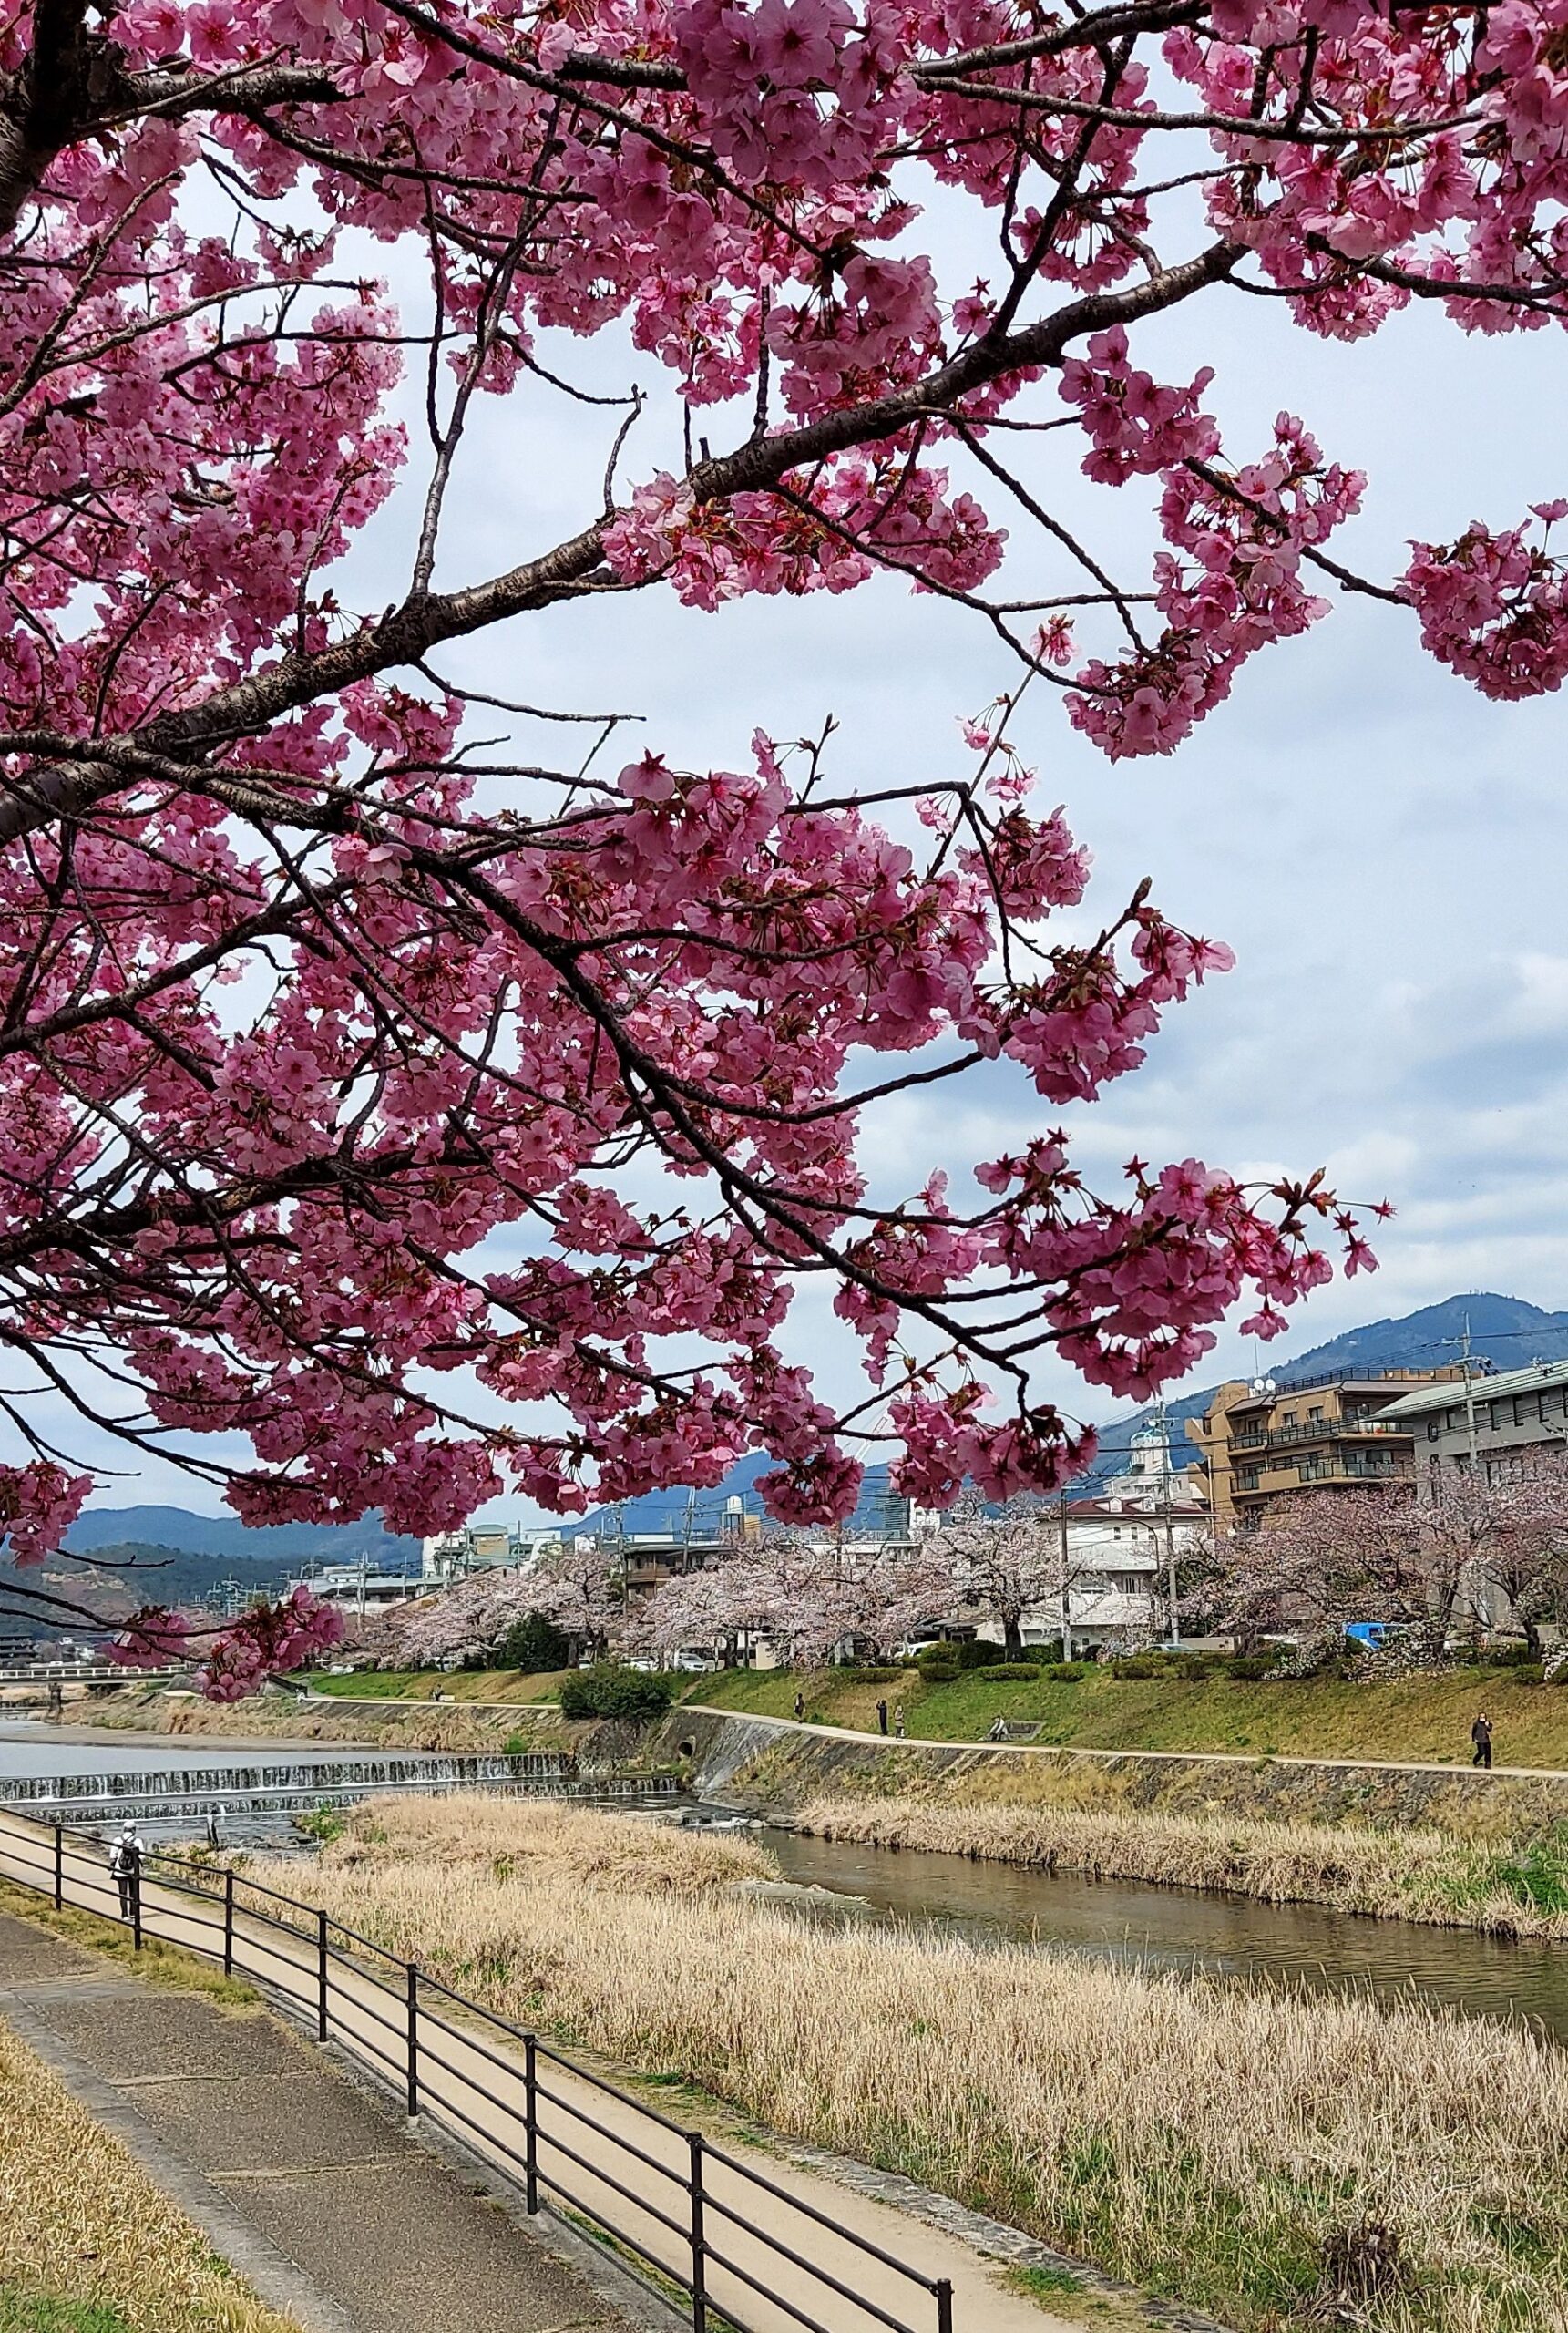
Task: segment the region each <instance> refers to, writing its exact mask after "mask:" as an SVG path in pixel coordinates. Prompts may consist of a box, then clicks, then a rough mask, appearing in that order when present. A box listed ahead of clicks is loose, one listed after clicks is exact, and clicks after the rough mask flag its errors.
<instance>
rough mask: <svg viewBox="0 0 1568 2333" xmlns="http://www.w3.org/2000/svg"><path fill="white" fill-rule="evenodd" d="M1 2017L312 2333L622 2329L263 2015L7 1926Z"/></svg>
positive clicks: (18, 1923)
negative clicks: (159, 1983)
mask: <svg viewBox="0 0 1568 2333" xmlns="http://www.w3.org/2000/svg"><path fill="white" fill-rule="evenodd" d="M0 2018H3V2019H4V2020H5V2021H6V2022H7V2023H8V2024H9V2025H11V2027H12V2028H13V2030H15V2032H16V2033H17V2034H18V2036H19V2037H20V2038H21V2039H22V2040H24V2041H26V2043H27V2044H28V2045H29V2046H30V2047H31V2048H33V2049H34V2050H36V2053H37V2054H38V2055H40V2056H42V2057H44V2058H45V2059H46V2061H47V2062H49V2063H50V2064H51V2065H53V2066H54V2068H55V2070H56V2072H57V2073H59V2074H60V2075H61V2077H62V2078H63V2079H64V2081H66V2083H67V2087H68V2088H69V2089H70V2090H72V2091H74V2092H75V2094H76V2095H77V2097H78V2099H80V2101H81V2102H82V2103H83V2104H84V2105H86V2106H87V2108H88V2111H89V2112H93V2113H95V2114H96V2115H97V2118H98V2119H99V2120H100V2121H101V2122H105V2123H106V2124H108V2126H109V2127H110V2128H111V2129H112V2130H113V2131H114V2132H115V2133H116V2135H117V2136H118V2137H119V2138H120V2139H122V2140H123V2141H124V2142H125V2143H127V2144H128V2146H129V2147H130V2149H131V2151H132V2153H135V2154H136V2155H137V2156H138V2159H139V2160H140V2161H141V2163H143V2165H144V2167H145V2168H146V2170H147V2171H148V2172H149V2174H150V2176H151V2177H152V2178H153V2179H154V2180H155V2181H156V2182H157V2184H159V2185H160V2186H162V2187H163V2188H164V2189H165V2191H166V2192H167V2193H169V2194H170V2195H171V2196H172V2197H173V2200H174V2201H175V2202H176V2203H177V2204H179V2205H180V2206H181V2207H182V2208H183V2209H184V2211H185V2212H186V2213H187V2215H189V2216H190V2217H191V2218H193V2219H194V2220H195V2221H196V2222H197V2224H198V2225H199V2226H200V2227H201V2228H202V2230H203V2232H204V2233H205V2234H206V2235H207V2237H208V2239H209V2241H210V2243H211V2244H212V2245H213V2246H214V2248H215V2249H216V2250H218V2251H219V2252H220V2254H221V2255H222V2256H224V2257H225V2258H227V2259H229V2260H230V2261H231V2264H232V2265H233V2266H235V2267H236V2268H237V2269H238V2270H239V2271H240V2273H241V2275H243V2276H246V2277H247V2279H248V2280H249V2281H250V2282H251V2284H252V2285H253V2286H255V2287H256V2288H257V2289H258V2290H259V2291H260V2292H261V2295H262V2297H263V2298H264V2299H266V2300H268V2301H269V2302H270V2303H271V2304H272V2306H273V2307H278V2308H282V2309H283V2310H285V2311H287V2312H288V2313H290V2314H291V2315H292V2316H294V2317H295V2318H298V2319H299V2321H300V2322H301V2323H302V2325H303V2326H304V2327H305V2328H307V2333H628V2328H629V2327H630V2326H631V2325H632V2324H633V2323H636V2324H639V2325H641V2324H642V2323H644V2322H646V2321H647V2320H645V2319H644V2318H642V2317H641V2314H639V2315H638V2316H637V2317H635V2318H633V2317H630V2316H627V2315H623V2314H622V2313H621V2312H620V2309H619V2308H617V2307H615V2306H614V2305H613V2304H612V2302H611V2301H610V2300H609V2299H607V2298H606V2297H605V2296H604V2294H603V2293H601V2292H599V2291H596V2290H595V2289H594V2288H593V2287H592V2286H591V2285H590V2284H589V2282H588V2281H587V2279H586V2278H585V2276H582V2275H580V2274H579V2273H578V2271H577V2269H576V2268H575V2267H573V2266H570V2265H569V2264H568V2263H566V2262H564V2261H563V2260H561V2259H559V2258H558V2257H557V2256H555V2255H554V2254H553V2253H552V2252H551V2251H548V2250H547V2249H546V2247H545V2246H544V2245H543V2244H541V2243H540V2242H539V2241H538V2238H537V2237H536V2236H535V2235H532V2234H530V2233H529V2232H528V2231H527V2230H526V2229H524V2228H523V2227H520V2226H518V2225H517V2224H516V2221H515V2220H514V2219H513V2217H512V2216H511V2215H508V2214H507V2212H506V2211H504V2210H502V2209H501V2208H499V2207H498V2206H497V2204H496V2203H495V2202H493V2201H491V2200H489V2199H488V2198H487V2195H486V2194H484V2192H483V2191H482V2190H481V2189H479V2188H478V2187H477V2183H476V2181H475V2180H474V2178H473V2177H471V2176H470V2177H465V2176H464V2175H463V2174H462V2172H461V2171H459V2170H458V2169H457V2168H456V2167H455V2166H454V2165H453V2164H452V2163H447V2162H446V2161H443V2160H442V2159H441V2158H440V2157H439V2156H437V2155H436V2154H434V2153H430V2152H428V2151H427V2150H426V2149H425V2148H424V2147H422V2146H421V2145H420V2144H419V2143H418V2142H417V2140H415V2138H413V2137H411V2136H410V2134H409V2132H408V2129H407V2126H406V2124H405V2122H403V2121H402V2120H401V2119H396V2120H395V2119H394V2117H393V2115H392V2114H391V2112H389V2111H388V2109H387V2108H386V2107H385V2106H384V2104H383V2103H382V2102H381V2101H380V2100H379V2099H377V2098H375V2097H374V2095H372V2094H371V2093H370V2092H369V2091H367V2090H366V2089H364V2087H363V2086H362V2085H361V2084H360V2083H358V2082H356V2081H353V2080H352V2079H351V2078H350V2077H349V2076H348V2075H346V2074H345V2073H343V2072H342V2071H339V2070H338V2069H337V2067H336V2066H334V2064H333V2061H332V2060H331V2059H330V2058H329V2057H328V2056H326V2055H325V2054H324V2053H323V2052H321V2051H317V2050H312V2049H310V2048H309V2047H308V2046H307V2045H306V2044H305V2043H303V2042H302V2041H300V2040H296V2038H295V2037H294V2035H293V2034H292V2033H291V2032H290V2031H289V2030H287V2029H286V2028H285V2027H284V2026H282V2025H281V2024H280V2023H279V2022H278V2021H277V2020H276V2019H274V2018H272V2017H270V2016H268V2015H267V2014H266V2013H265V2012H264V2011H253V2012H249V2013H247V2012H236V2011H235V2010H234V2009H231V2008H228V2007H225V2006H222V2005H220V2003H218V2002H216V2001H214V2000H212V1999H209V1998H207V1997H205V1996H203V1995H200V1994H197V1993H181V1992H173V1991H170V1990H168V1989H164V1988H161V1987H159V1988H154V1987H152V1986H149V1985H146V1984H144V1983H142V1982H141V1981H140V1979H139V1978H136V1977H135V1976H133V1975H130V1974H128V1973H126V1972H125V1971H123V1970H122V1968H120V1967H119V1965H118V1964H117V1963H116V1962H114V1961H112V1960H108V1959H106V1958H103V1957H102V1956H101V1955H99V1954H97V1953H93V1952H87V1951H82V1950H80V1949H78V1948H77V1947H76V1946H75V1945H72V1944H67V1943H65V1942H63V1941H62V1940H61V1939H60V1938H59V1937H54V1936H51V1935H50V1934H48V1933H47V1931H46V1930H45V1929H42V1928H40V1927H35V1926H34V1925H33V1924H32V1923H31V1922H28V1921H26V1920H21V1919H15V1918H12V1917H9V1916H7V1915H5V1914H0Z"/></svg>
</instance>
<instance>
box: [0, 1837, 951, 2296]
mask: <svg viewBox="0 0 1568 2333" xmlns="http://www.w3.org/2000/svg"><path fill="white" fill-rule="evenodd" d="M148 1865H149V1870H148V1877H147V1883H146V1884H145V1885H144V1884H143V1882H142V1880H141V1879H140V1878H139V1877H138V1878H137V1879H135V1880H132V1881H130V1882H129V1883H123V1882H121V1881H119V1880H117V1879H115V1878H114V1877H112V1876H110V1874H109V1871H108V1861H107V1856H106V1853H105V1849H104V1847H103V1845H102V1843H101V1842H99V1841H98V1840H97V1839H95V1838H94V1837H93V1836H92V1835H91V1834H90V1833H87V1832H80V1831H77V1830H75V1829H73V1828H72V1827H71V1826H69V1825H67V1824H63V1823H58V1822H48V1821H44V1820H41V1819H40V1818H39V1817H37V1816H36V1815H31V1814H27V1813H26V1810H25V1809H22V1808H19V1807H15V1806H5V1807H0V1876H4V1877H5V1878H7V1879H10V1880H12V1881H13V1882H15V1883H16V1884H18V1885H20V1886H24V1887H27V1888H30V1889H32V1890H33V1891H34V1892H36V1894H38V1895H40V1896H46V1897H47V1898H49V1899H50V1900H51V1901H52V1903H53V1905H54V1906H55V1908H56V1911H58V1910H61V1909H64V1908H65V1907H67V1906H75V1907H77V1908H79V1909H84V1910H87V1911H91V1912H97V1913H99V1914H100V1915H101V1916H102V1917H109V1918H114V1917H120V1918H123V1919H124V1920H125V1921H126V1922H127V1923H128V1926H129V1927H130V1929H131V1933H132V1937H133V1941H134V1944H135V1948H136V1950H137V1951H138V1952H139V1951H140V1950H141V1949H142V1948H143V1944H144V1942H145V1941H146V1940H147V1939H148V1938H149V1937H152V1938H156V1939H158V1940H159V1941H162V1942H166V1943H169V1944H172V1945H175V1946H177V1947H179V1948H180V1949H182V1950H185V1951H189V1952H193V1953H196V1954H198V1955H200V1957H201V1958H205V1959H208V1960H210V1961H212V1962H213V1963H214V1964H216V1965H220V1966H221V1968H222V1970H223V1973H224V1975H225V1976H226V1977H233V1976H236V1975H242V1976H244V1977H245V1978H249V1979H251V1980H252V1981H254V1982H255V1983H257V1984H258V1985H259V1986H260V1987H261V1989H263V1991H265V1992H267V1993H270V1994H271V1995H272V1996H273V1997H274V1998H275V1999H278V2000H280V2001H282V2003H283V2004H285V2005H286V2006H287V2007H288V2008H289V2009H292V2010H293V2011H294V2012H295V2013H296V2014H303V2015H305V2016H306V2017H307V2019H308V2020H309V2021H310V2023H311V2025H312V2028H313V2031H314V2034H315V2037H316V2039H317V2040H318V2041H323V2042H325V2041H327V2040H336V2041H337V2042H338V2043H339V2044H340V2045H341V2046H343V2047H344V2048H345V2049H347V2050H349V2051H350V2053H351V2054H353V2055H355V2056H357V2057H359V2058H361V2059H362V2060H364V2061H368V2062H369V2063H370V2064H371V2065H373V2066H374V2068H375V2069H376V2071H379V2073H380V2074H381V2075H382V2076H383V2078H384V2080H386V2081H389V2082H390V2083H391V2084H392V2085H393V2087H394V2088H395V2091H397V2092H398V2093H399V2094H400V2095H401V2097H402V2099H403V2101H404V2103H405V2107H406V2111H407V2113H408V2115H409V2118H410V2120H414V2119H415V2118H417V2117H420V2116H427V2117H428V2118H429V2119H430V2120H431V2121H432V2122H435V2123H436V2124H437V2125H439V2126H441V2127H443V2128H444V2129H446V2131H447V2133H449V2134H450V2135H451V2136H453V2137H455V2138H456V2139H457V2140H458V2141H459V2142H460V2143H462V2144H464V2145H466V2146H467V2147H468V2148H469V2149H470V2150H472V2151H474V2152H476V2153H478V2154H479V2155H481V2156H482V2157H484V2158H485V2159H487V2161H489V2162H490V2163H492V2164H493V2165H494V2166H495V2167H496V2168H497V2170H498V2171H499V2172H500V2173H501V2174H502V2175H503V2176H504V2177H505V2178H507V2180H508V2181H509V2183H510V2184H513V2185H514V2186H515V2187H517V2188H518V2190H519V2191H520V2193H521V2195H522V2198H523V2202H524V2205H525V2206H526V2208H527V2210H528V2212H529V2213H530V2214H532V2213H537V2212H538V2211H539V2210H540V2209H541V2208H542V2207H543V2206H544V2205H547V2204H549V2203H554V2204H558V2205H564V2206H565V2207H566V2208H567V2210H568V2211H569V2213H572V2214H575V2215H579V2218H580V2219H581V2220H583V2221H586V2222H587V2223H588V2224H589V2227H590V2229H591V2230H592V2232H593V2233H594V2234H595V2235H597V2236H598V2237H599V2239H600V2241H601V2242H604V2241H608V2244H609V2246H610V2249H611V2250H612V2251H614V2252H618V2253H620V2254H622V2255H627V2254H629V2255H630V2256H632V2258H633V2259H634V2260H635V2261H636V2262H637V2263H639V2264H640V2265H641V2267H642V2268H643V2269H644V2270H645V2271H648V2272H651V2276H652V2279H653V2281H654V2283H655V2285H656V2286H658V2285H662V2286H664V2287H675V2288H677V2290H678V2292H679V2293H680V2294H681V2295H682V2296H683V2297H684V2300H683V2307H685V2308H689V2311H690V2322H691V2326H692V2333H726V2328H733V2333H780V2328H784V2333H793V2328H794V2327H796V2326H798V2327H801V2328H804V2333H872V2329H873V2328H883V2333H954V2320H953V2291H952V2285H951V2283H950V2281H949V2280H948V2278H946V2277H940V2276H927V2275H925V2274H924V2273H923V2272H922V2271H921V2270H919V2269H917V2268H913V2267H910V2266H908V2265H907V2263H906V2262H904V2261H901V2260H899V2259H898V2258H897V2257H896V2256H895V2255H894V2254H892V2253H890V2252H888V2251H886V2250H884V2249H883V2247H882V2246H879V2245H877V2244H875V2243H873V2242H872V2240H871V2239H870V2238H869V2237H868V2236H865V2235H860V2234H858V2233H857V2232H856V2230H854V2229H851V2228H846V2227H844V2226H843V2225H840V2224H839V2223H838V2222H837V2221H836V2220H835V2219H834V2218H832V2217H831V2216H830V2215H828V2214H826V2213H825V2212H822V2211H819V2210H818V2209H817V2208H816V2207H815V2205H813V2204H811V2203H809V2202H808V2201H807V2200H806V2199H805V2198H804V2196H801V2195H798V2194H792V2193H791V2192H790V2191H789V2189H788V2188H786V2187H784V2186H781V2185H780V2184H779V2183H778V2182H777V2181H776V2180H774V2179H771V2178H769V2177H768V2176H767V2174H765V2173H764V2172H763V2171H760V2170H758V2169H757V2168H756V2166H755V2165H754V2164H753V2163H747V2162H745V2161H743V2159H742V2158H741V2157H740V2156H738V2155H735V2154H732V2153H730V2151H729V2150H728V2149H727V2148H724V2147H719V2146H715V2145H714V2144H713V2143H712V2140H710V2139H707V2138H705V2137H704V2136H703V2134H702V2133H701V2132H700V2131H692V2130H688V2129H686V2128H684V2127H683V2126H682V2124H680V2123H678V2122H673V2121H671V2118H670V2117H669V2116H668V2115H665V2114H661V2113H660V2112H658V2110H657V2109H656V2108H654V2107H651V2106H647V2105H645V2104H644V2103H643V2102H642V2101H641V2099H637V2098H634V2097H631V2096H630V2095H629V2093H627V2092H626V2091H620V2090H617V2089H616V2088H614V2086H613V2085H612V2084H611V2083H610V2082H607V2081H604V2080H603V2079H602V2078H601V2077H600V2075H598V2074H595V2073H592V2072H590V2071H589V2069H588V2068H587V2067H585V2066H581V2065H579V2064H577V2063H575V2062H574V2061H572V2060H570V2059H569V2058H566V2057H564V2056H563V2055H562V2054H561V2053H560V2052H559V2050H554V2049H552V2048H551V2047H550V2046H549V2045H548V2043H547V2042H545V2041H542V2040H540V2039H539V2038H538V2034H537V2033H532V2032H527V2031H525V2030H523V2029H521V2028H520V2027H518V2026H515V2025H511V2024H509V2023H508V2022H507V2020H506V2019H505V2018H503V2017H498V2016H497V2014H496V2013H495V2011H494V2010H491V2009H486V2008H484V2007H483V2006H482V2004H481V2003H479V2002H477V2001H474V2000H470V1999H467V1998H466V1996H465V1995H463V1994H461V1993H457V1992H455V1991H454V1990H453V1989H451V1987H450V1986H447V1985H445V1984H443V1983H442V1982H441V1981H440V1979H439V1978H436V1977H433V1976H431V1975H430V1974H429V1973H428V1971H426V1970H424V1969H421V1968H419V1967H418V1966H417V1964H416V1963H415V1962H413V1961H404V1960H400V1959H399V1958H398V1957H397V1956H396V1955H395V1953H393V1952H390V1951H388V1950H387V1948H385V1947H384V1946H383V1945H380V1944H377V1943H376V1942H375V1940H374V1937H366V1936H362V1935H360V1934H359V1932H358V1931H357V1930H356V1929H354V1928H351V1927H347V1926H346V1925H345V1924H344V1923H343V1921H341V1920H338V1919H335V1918H333V1916H332V1915H331V1914H330V1913H328V1912H326V1911H325V1910H323V1908H322V1907H321V1906H315V1905H309V1904H302V1903H301V1902H299V1901H298V1900H297V1899H296V1898H295V1897H293V1896H285V1895H282V1894H281V1893H280V1892H279V1891H278V1890H277V1889H276V1888H272V1887H268V1886H264V1885H263V1884H262V1882H261V1881H260V1880H256V1879H252V1878H251V1877H250V1876H249V1875H248V1874H247V1873H244V1872H238V1871H235V1870H234V1869H233V1868H232V1866H229V1867H226V1868H223V1867H220V1866H217V1865H210V1864H205V1863H201V1862H200V1861H197V1860H195V1859H194V1858H190V1857H187V1856H182V1855H170V1854H164V1853H161V1852H158V1851H150V1852H149V1856H148ZM280 1938H282V1939H286V1945H285V1944H282V1943H280V1942H279V1941H278V1939H280ZM433 2000H436V2001H439V2002H441V2003H443V2004H445V2005H446V2006H447V2007H449V2008H450V2009H452V2010H454V2011H456V2013H457V2014H458V2015H459V2016H460V2017H461V2019H462V2020H463V2022H462V2023H461V2024H458V2023H456V2022H454V2021H453V2019H452V2018H451V2017H450V2016H443V2015H442V2014H441V2013H440V2010H439V2009H434V2008H432V2006H431V2003H432V2001H433ZM476 2029H477V2030H476ZM507 2044H510V2045H512V2050H511V2051H510V2052H509V2051H508V2050H507ZM515 2053H520V2055H518V2054H515ZM433 2070H434V2071H433ZM573 2091H575V2092H577V2095H576V2096H575V2097H574V2096H573V2095H572V2094H571V2093H572V2092H573ZM595 2107H597V2108H598V2112H595V2111H594V2109H595ZM566 2133H569V2135H566ZM574 2142H575V2143H574ZM748 2206H749V2208H748ZM763 2220H765V2221H767V2222H769V2223H770V2225H765V2226H764V2225H760V2224H759V2223H760V2221H763ZM873 2263H875V2264H876V2267H877V2268H879V2269H880V2270H882V2271H884V2272H886V2274H887V2275H890V2276H892V2277H893V2278H895V2279H896V2280H897V2282H896V2289H897V2291H898V2292H899V2293H900V2294H901V2295H904V2294H907V2297H906V2298H905V2299H904V2300H903V2301H902V2302H901V2303H900V2304H899V2305H898V2306H897V2307H886V2306H885V2305H884V2303H883V2301H881V2300H878V2299H876V2298H875V2297H872V2295H871V2294H870V2293H868V2292H867V2291H866V2290H865V2289H864V2285H863V2283H862V2284H860V2285H859V2286H857V2282H856V2278H857V2276H859V2277H861V2278H864V2276H865V2275H866V2272H867V2271H868V2270H869V2269H870V2268H871V2266H872V2264H873ZM715 2272H716V2273H715ZM792 2295H793V2297H792ZM906 2309H907V2311H908V2312H909V2313H907V2314H906V2313H904V2312H905V2310H906ZM758 2312H760V2313H758ZM819 2312H825V2313H819Z"/></svg>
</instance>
